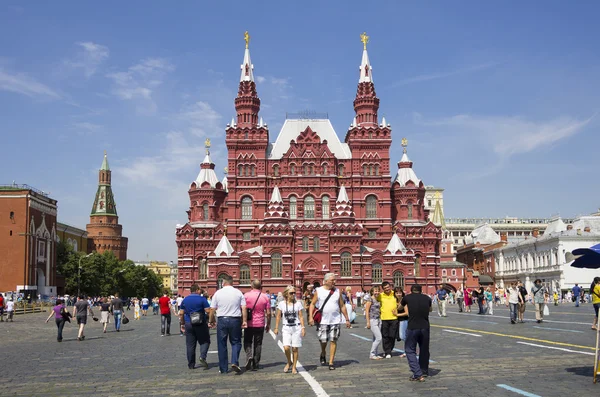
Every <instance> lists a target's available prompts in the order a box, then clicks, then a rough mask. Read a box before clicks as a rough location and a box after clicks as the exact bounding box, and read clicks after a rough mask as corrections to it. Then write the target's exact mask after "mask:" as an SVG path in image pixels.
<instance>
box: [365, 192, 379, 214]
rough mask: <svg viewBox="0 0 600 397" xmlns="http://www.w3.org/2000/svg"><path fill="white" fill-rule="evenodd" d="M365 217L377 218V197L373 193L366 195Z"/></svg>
mask: <svg viewBox="0 0 600 397" xmlns="http://www.w3.org/2000/svg"><path fill="white" fill-rule="evenodd" d="M367 218H368V219H373V218H377V197H375V196H373V195H370V196H368V197H367Z"/></svg>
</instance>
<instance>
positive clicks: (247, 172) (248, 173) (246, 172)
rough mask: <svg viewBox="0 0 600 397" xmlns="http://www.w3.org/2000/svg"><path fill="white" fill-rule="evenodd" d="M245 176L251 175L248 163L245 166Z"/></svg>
mask: <svg viewBox="0 0 600 397" xmlns="http://www.w3.org/2000/svg"><path fill="white" fill-rule="evenodd" d="M244 176H250V171H249V170H248V165H245V166H244Z"/></svg>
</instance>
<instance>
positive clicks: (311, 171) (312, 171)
mask: <svg viewBox="0 0 600 397" xmlns="http://www.w3.org/2000/svg"><path fill="white" fill-rule="evenodd" d="M310 174H311V175H314V174H315V166H314V165H312V164H311V165H310Z"/></svg>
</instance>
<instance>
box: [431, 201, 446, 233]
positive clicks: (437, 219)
mask: <svg viewBox="0 0 600 397" xmlns="http://www.w3.org/2000/svg"><path fill="white" fill-rule="evenodd" d="M431 222H433V224H434V225H436V226H441V227H442V230H445V229H446V220H445V219H444V211H443V210H442V205H441V204H440V192H435V207H434V209H433V215H432V216H431Z"/></svg>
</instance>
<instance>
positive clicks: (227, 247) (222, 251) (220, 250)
mask: <svg viewBox="0 0 600 397" xmlns="http://www.w3.org/2000/svg"><path fill="white" fill-rule="evenodd" d="M234 251H235V250H234V249H233V247H232V246H231V243H230V242H229V239H228V238H227V236H226V235H223V237H221V241H219V245H217V248H215V251H214V252H215V255H216V256H222V255H225V256H231V254H233V253H234Z"/></svg>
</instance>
